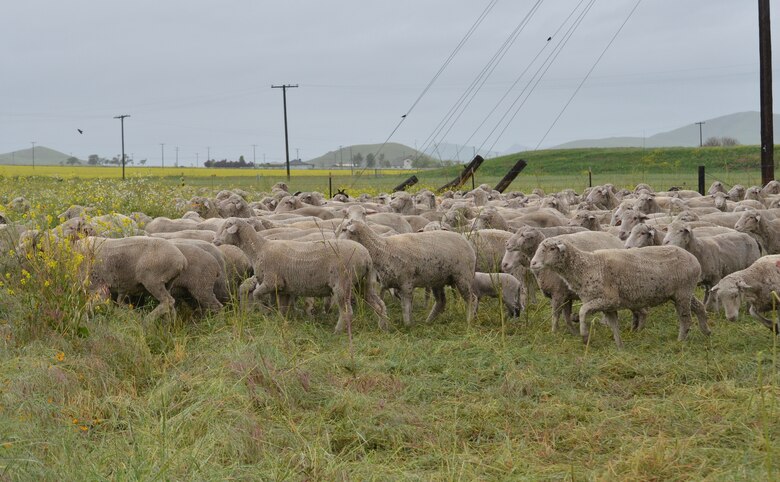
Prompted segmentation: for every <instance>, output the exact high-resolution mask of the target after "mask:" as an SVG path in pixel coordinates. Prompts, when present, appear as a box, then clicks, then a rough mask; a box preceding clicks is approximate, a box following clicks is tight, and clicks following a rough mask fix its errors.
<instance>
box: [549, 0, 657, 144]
mask: <svg viewBox="0 0 780 482" xmlns="http://www.w3.org/2000/svg"><path fill="white" fill-rule="evenodd" d="M640 3H642V0H637V2H636V4H634V8H632V9H631V11H630V12H628V16H627V17H626V19H625V20H623V23H622V24H620V27H619V28H618V29H617V32H615V35H613V36H612V38H611V39H610V41H609V43H607V45H606V47H604V50H602V51H601V54H600V55H599V56H598V58H597V59H596V61H595V62H593V66H592V67H591V68H590V70H588V73H587V74H585V77H583V78H582V82H580V84H579V85H578V86H577V88H576V89H575V90H574V92H573V93H572V94H571V97H569V100H568V101H566V104H565V105H564V106H563V109H561V111H560V112H559V113H558V115H557V116H556V117H555V120H554V121H553V123H552V124H551V125H550V128H549V129H547V132H545V133H544V135H543V136H542V138H541V139H540V140H539V142H538V143H537V144H536V147H535V148H534V150H536V149H539V146H540V145H542V142H544V140H545V139H546V138H547V135H548V134H549V133H550V131H551V130H552V128H553V127H555V124H557V123H558V119H560V118H561V116H562V115H563V113H564V112H565V111H566V108H567V107H569V104H571V101H572V100H574V97H575V96H576V95H577V93H578V92H579V91H580V89H581V88H582V86H583V84H585V82H586V81H587V80H588V77H590V74H591V73H593V71H594V70H595V69H596V66H597V65H598V64H599V62H600V61H601V59H602V57H604V54H606V53H607V50H609V48H610V47H611V46H612V43H613V42H615V39H616V38H617V36H618V35H619V34H620V32H621V31H622V30H623V27H625V26H626V24H627V23H628V21H629V20H630V19H631V17H632V16H633V15H634V12H635V11H636V9H637V8H638V7H639V4H640Z"/></svg>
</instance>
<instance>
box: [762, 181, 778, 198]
mask: <svg viewBox="0 0 780 482" xmlns="http://www.w3.org/2000/svg"><path fill="white" fill-rule="evenodd" d="M761 193H762V194H763V195H764V196H769V195H772V194H780V181H776V180H772V181H769V182H768V183H766V186H764V187H763V188H762V189H761Z"/></svg>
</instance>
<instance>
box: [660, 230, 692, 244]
mask: <svg viewBox="0 0 780 482" xmlns="http://www.w3.org/2000/svg"><path fill="white" fill-rule="evenodd" d="M692 237H693V233H692V232H691V228H689V227H688V226H685V225H682V224H672V225H671V226H669V232H667V233H666V236H664V241H663V244H664V245H668V246H678V247H680V248H682V249H688V245H689V244H690V243H691V238H692Z"/></svg>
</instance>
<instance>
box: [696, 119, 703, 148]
mask: <svg viewBox="0 0 780 482" xmlns="http://www.w3.org/2000/svg"><path fill="white" fill-rule="evenodd" d="M695 124H696V125H697V126H699V147H702V146H704V138H703V137H702V132H701V126H703V125H704V124H706V122H704V121H702V122H695Z"/></svg>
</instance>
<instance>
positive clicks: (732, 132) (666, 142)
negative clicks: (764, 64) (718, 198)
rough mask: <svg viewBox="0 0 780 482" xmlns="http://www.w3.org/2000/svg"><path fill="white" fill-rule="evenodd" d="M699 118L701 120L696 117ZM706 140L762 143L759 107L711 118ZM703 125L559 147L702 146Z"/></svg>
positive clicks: (779, 126)
mask: <svg viewBox="0 0 780 482" xmlns="http://www.w3.org/2000/svg"><path fill="white" fill-rule="evenodd" d="M695 122H698V121H695ZM774 126H775V138H777V136H778V134H780V115H775V116H774ZM702 134H703V136H702V137H704V140H705V141H706V140H707V139H708V138H709V137H733V138H734V139H736V140H738V141H739V143H740V144H743V145H758V144H761V118H760V113H759V112H756V111H749V112H737V113H736V114H729V115H725V116H722V117H716V118H714V119H707V120H705V121H704V125H703V126H702ZM698 146H699V126H698V125H696V124H695V123H693V122H691V123H690V124H688V125H685V126H682V127H679V128H677V129H674V130H671V131H667V132H661V133H658V134H654V135H652V136H649V137H645V138H644V139H643V138H641V137H607V138H604V139H581V140H577V141H571V142H566V143H564V144H561V145H559V146H556V147H555V149H575V148H590V147H698Z"/></svg>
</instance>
